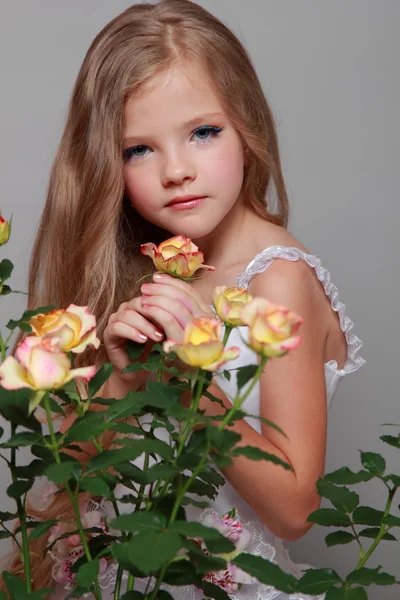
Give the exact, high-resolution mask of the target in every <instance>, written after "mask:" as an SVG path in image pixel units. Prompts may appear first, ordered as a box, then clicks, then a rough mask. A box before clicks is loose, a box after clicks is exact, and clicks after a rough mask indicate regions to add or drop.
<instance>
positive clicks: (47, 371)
mask: <svg viewBox="0 0 400 600" xmlns="http://www.w3.org/2000/svg"><path fill="white" fill-rule="evenodd" d="M15 355H16V357H17V358H16V359H15V358H14V357H13V356H9V357H8V358H6V360H5V361H4V362H3V364H2V365H1V366H0V384H1V385H2V387H3V388H5V389H6V390H19V389H21V388H30V389H31V390H36V391H39V390H41V391H45V390H54V389H57V388H59V387H61V386H63V385H65V384H66V383H68V381H71V379H75V377H83V378H84V379H85V380H86V381H89V379H91V378H92V377H93V376H94V374H95V373H96V368H95V367H94V366H93V367H81V368H80V369H71V363H70V361H69V359H68V356H67V355H66V354H64V352H62V351H61V350H60V347H59V346H58V340H57V338H48V339H46V338H39V337H35V336H33V335H30V336H28V337H26V338H25V339H24V340H23V341H22V342H21V343H20V344H19V346H18V348H17V350H16V352H15Z"/></svg>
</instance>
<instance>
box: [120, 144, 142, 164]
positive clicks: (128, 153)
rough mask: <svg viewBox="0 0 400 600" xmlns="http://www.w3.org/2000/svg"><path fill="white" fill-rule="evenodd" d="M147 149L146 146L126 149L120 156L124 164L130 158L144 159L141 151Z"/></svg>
mask: <svg viewBox="0 0 400 600" xmlns="http://www.w3.org/2000/svg"><path fill="white" fill-rule="evenodd" d="M147 148H148V146H144V145H141V146H134V147H132V148H127V149H126V150H124V153H123V155H122V158H123V160H124V162H126V161H128V160H129V159H130V158H134V159H137V158H144V157H145V156H146V154H145V153H144V152H143V150H146V149H147Z"/></svg>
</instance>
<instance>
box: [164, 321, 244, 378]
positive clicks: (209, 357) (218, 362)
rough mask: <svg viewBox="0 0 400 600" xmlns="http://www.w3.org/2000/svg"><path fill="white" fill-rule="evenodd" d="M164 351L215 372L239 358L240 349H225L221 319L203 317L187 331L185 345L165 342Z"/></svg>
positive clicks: (184, 338) (188, 327)
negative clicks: (228, 362) (226, 363)
mask: <svg viewBox="0 0 400 600" xmlns="http://www.w3.org/2000/svg"><path fill="white" fill-rule="evenodd" d="M164 351H165V352H167V353H169V352H175V354H176V355H177V356H178V357H179V358H180V359H181V360H182V361H183V362H184V363H186V364H187V365H191V366H192V367H200V368H201V369H204V370H205V371H215V370H216V369H218V368H219V367H221V366H222V365H223V364H224V363H225V362H226V361H228V360H233V359H234V358H237V357H238V356H239V352H240V351H239V348H236V347H232V348H228V349H227V350H225V349H224V345H223V343H222V323H221V321H220V320H219V319H214V318H209V317H201V318H199V319H193V321H191V322H190V323H189V324H188V325H187V326H186V329H185V332H184V337H183V343H182V344H179V343H178V342H175V341H173V340H166V341H165V342H164Z"/></svg>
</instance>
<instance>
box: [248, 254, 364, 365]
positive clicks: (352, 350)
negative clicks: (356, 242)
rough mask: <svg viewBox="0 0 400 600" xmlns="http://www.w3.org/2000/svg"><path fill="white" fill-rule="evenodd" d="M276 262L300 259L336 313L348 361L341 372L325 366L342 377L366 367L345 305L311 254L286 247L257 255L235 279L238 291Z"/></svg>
mask: <svg viewBox="0 0 400 600" xmlns="http://www.w3.org/2000/svg"><path fill="white" fill-rule="evenodd" d="M276 258H283V259H285V260H291V261H297V260H299V259H300V258H301V259H302V260H304V261H305V262H306V263H307V264H308V265H309V266H310V267H312V268H313V269H314V270H315V273H316V275H317V277H318V279H319V281H320V282H321V284H322V286H323V288H324V290H325V293H326V295H327V296H328V297H329V299H330V301H331V306H332V309H333V310H334V311H335V312H337V313H338V315H339V322H340V328H341V330H342V331H343V333H344V334H345V336H346V342H347V360H346V364H345V365H344V367H343V369H339V368H338V364H337V362H336V361H335V360H331V361H329V362H328V363H326V364H327V365H329V366H331V367H332V368H334V369H335V370H336V372H337V373H340V374H341V375H345V374H346V373H352V372H353V371H357V369H359V368H360V367H362V366H363V364H365V362H366V361H365V360H364V359H363V358H361V356H358V352H359V350H360V348H361V347H362V345H363V343H362V341H361V340H360V339H359V338H358V337H357V336H356V335H354V333H352V332H351V329H352V328H353V326H354V323H353V321H351V319H349V317H348V316H347V315H346V305H345V304H343V302H340V300H339V290H338V288H337V287H336V286H335V285H334V284H333V283H332V281H331V275H330V273H329V271H327V270H326V269H324V267H323V266H322V265H321V261H320V259H319V258H317V257H316V256H315V255H313V254H306V253H305V252H303V251H302V250H300V249H299V248H295V247H289V246H270V247H269V248H266V249H265V250H263V251H262V252H260V253H259V254H257V255H256V256H255V257H254V258H253V260H252V261H251V262H250V263H249V264H248V265H247V267H246V269H245V270H244V271H243V273H242V274H241V275H239V277H238V279H237V285H238V287H241V288H245V289H247V287H248V285H249V283H250V280H251V279H252V278H253V277H254V275H258V274H259V273H263V272H264V271H266V270H267V269H268V267H269V266H270V265H271V264H272V263H273V261H274V260H275V259H276Z"/></svg>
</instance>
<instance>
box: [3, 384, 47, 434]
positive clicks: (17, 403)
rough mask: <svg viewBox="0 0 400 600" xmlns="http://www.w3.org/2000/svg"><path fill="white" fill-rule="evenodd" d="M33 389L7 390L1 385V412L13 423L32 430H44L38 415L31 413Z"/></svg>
mask: <svg viewBox="0 0 400 600" xmlns="http://www.w3.org/2000/svg"><path fill="white" fill-rule="evenodd" d="M31 395H32V390H29V389H27V388H24V389H21V390H12V391H11V390H6V389H5V388H3V387H1V386H0V412H1V414H2V415H3V417H4V418H5V419H6V420H7V421H10V422H11V423H13V424H14V425H20V426H21V427H25V428H26V429H29V430H31V431H37V432H38V433H41V432H42V426H41V424H40V423H39V421H38V420H37V419H36V417H35V416H34V415H32V414H29V412H28V411H29V402H30V398H31Z"/></svg>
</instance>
